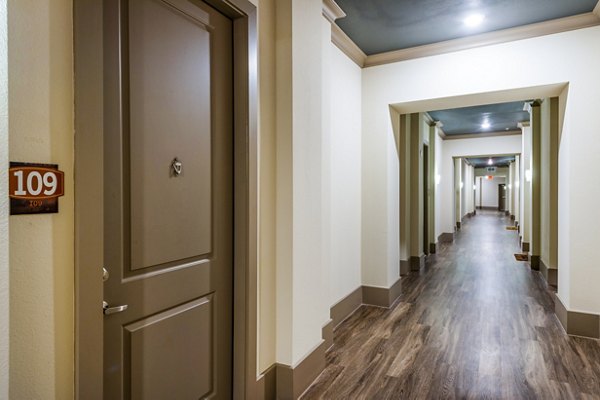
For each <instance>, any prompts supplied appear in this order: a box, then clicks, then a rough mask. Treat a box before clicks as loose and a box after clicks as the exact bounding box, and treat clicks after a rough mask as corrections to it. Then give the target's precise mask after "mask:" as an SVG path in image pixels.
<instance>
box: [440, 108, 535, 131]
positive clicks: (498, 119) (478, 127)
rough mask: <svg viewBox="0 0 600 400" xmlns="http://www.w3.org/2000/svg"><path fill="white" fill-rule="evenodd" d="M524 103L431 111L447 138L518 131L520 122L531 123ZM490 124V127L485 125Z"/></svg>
mask: <svg viewBox="0 0 600 400" xmlns="http://www.w3.org/2000/svg"><path fill="white" fill-rule="evenodd" d="M524 103H525V102H524V101H515V102H510V103H498V104H488V105H482V106H474V107H463V108H454V109H450V110H439V111H430V112H429V115H430V116H431V118H433V119H434V120H435V121H441V122H442V124H443V127H442V130H443V131H444V133H445V134H446V135H447V136H452V135H464V134H470V133H486V132H500V131H514V130H518V129H519V127H518V124H519V122H523V121H529V113H528V112H527V111H523V106H524ZM485 123H487V124H489V127H485V126H483V124H485Z"/></svg>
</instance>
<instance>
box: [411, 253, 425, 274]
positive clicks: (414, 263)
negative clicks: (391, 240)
mask: <svg viewBox="0 0 600 400" xmlns="http://www.w3.org/2000/svg"><path fill="white" fill-rule="evenodd" d="M424 266H425V255H424V254H421V255H420V256H418V257H417V256H412V257H411V258H410V270H411V271H420V270H421V268H423V267H424Z"/></svg>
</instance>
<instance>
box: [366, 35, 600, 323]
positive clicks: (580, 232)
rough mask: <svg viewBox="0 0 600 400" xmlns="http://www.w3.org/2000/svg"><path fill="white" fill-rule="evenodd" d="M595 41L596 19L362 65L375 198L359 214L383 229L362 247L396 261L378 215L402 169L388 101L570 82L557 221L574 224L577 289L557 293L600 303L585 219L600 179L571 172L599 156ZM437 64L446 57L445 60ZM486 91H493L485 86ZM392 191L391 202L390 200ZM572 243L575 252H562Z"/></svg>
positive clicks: (571, 303)
mask: <svg viewBox="0 0 600 400" xmlns="http://www.w3.org/2000/svg"><path fill="white" fill-rule="evenodd" d="M599 42H600V27H592V28H586V29H579V30H576V31H570V32H564V33H559V34H554V35H547V36H542V37H536V38H531V39H526V40H519V41H514V42H509V43H503V44H498V45H492V46H485V47H480V48H476V49H470V50H464V51H460V52H454V53H448V54H443V55H438V56H432V57H424V58H419V59H415V60H409V61H404V62H399V63H394V64H388V65H382V66H377V67H371V68H367V69H365V70H364V71H363V138H364V140H363V155H365V157H363V176H364V178H365V179H364V180H363V181H364V182H366V180H367V179H370V180H372V181H371V182H370V185H369V187H368V188H365V190H368V191H369V192H370V193H373V198H372V199H370V200H369V201H367V202H364V203H363V221H370V223H369V224H366V226H365V227H364V234H365V236H370V235H377V236H379V239H381V241H380V242H376V243H373V241H370V242H363V252H368V253H370V254H376V253H379V254H385V255H388V257H387V258H384V259H380V260H378V262H379V264H380V265H383V266H385V267H384V268H388V269H391V268H392V266H393V265H396V264H397V262H398V260H397V258H396V257H394V259H390V254H388V249H387V248H385V246H381V245H379V244H378V243H381V242H386V240H385V239H386V238H385V236H387V235H386V232H387V230H386V228H385V225H381V224H380V221H387V219H388V217H389V216H390V215H389V212H390V202H389V199H390V193H391V192H392V191H395V190H396V188H394V187H392V186H391V185H388V182H393V181H394V180H396V176H397V160H392V159H390V157H389V154H390V153H389V152H388V150H387V148H388V146H389V145H390V144H389V138H390V137H391V136H392V132H391V124H390V119H389V113H388V106H389V105H390V104H395V105H397V108H398V109H399V110H400V111H401V112H415V111H425V110H419V109H418V108H417V107H418V105H419V104H421V103H419V102H424V101H428V100H430V99H438V100H441V99H448V98H450V97H453V98H455V99H456V97H457V96H458V102H460V103H461V105H462V106H466V105H473V104H474V101H475V100H477V102H478V103H481V102H484V101H485V100H486V99H487V100H488V101H489V100H490V99H492V98H493V99H494V100H495V101H508V100H518V98H515V97H516V94H519V97H520V98H521V99H522V98H525V97H526V96H528V95H534V96H535V94H534V92H535V93H538V92H537V91H538V90H539V91H540V92H543V93H538V94H537V95H538V96H542V97H545V96H546V95H555V94H557V93H556V92H560V91H562V90H563V88H564V86H561V84H562V83H567V82H568V83H569V89H568V101H567V103H566V109H565V113H564V126H563V131H562V137H563V140H565V137H568V136H571V138H567V139H566V140H567V141H568V142H569V146H568V147H567V148H566V149H565V147H561V149H560V152H561V157H560V160H561V165H560V173H559V174H561V176H562V177H563V178H566V180H565V179H561V182H562V183H561V185H564V184H565V181H569V182H570V188H571V189H572V190H571V191H570V192H566V191H565V190H563V189H562V188H559V190H560V192H561V193H569V196H568V197H569V199H568V201H565V199H564V196H563V198H562V200H563V202H562V203H561V204H559V210H560V213H561V217H560V220H561V222H562V224H561V226H569V227H570V229H561V233H562V235H561V237H560V241H559V259H560V261H561V263H560V265H559V269H561V268H562V269H563V272H565V270H568V272H566V273H568V274H569V275H570V282H569V285H570V287H571V288H577V289H576V290H571V291H569V290H568V289H566V288H565V287H564V286H565V285H563V284H562V283H561V282H559V293H558V295H559V297H560V298H561V300H562V301H563V302H564V303H565V305H566V306H567V307H570V308H571V309H575V310H579V311H587V312H596V313H599V312H600V291H598V290H597V287H595V285H596V282H598V281H600V264H598V263H595V262H593V260H597V259H598V258H600V247H598V246H597V245H596V243H595V242H596V240H597V238H598V237H600V226H599V225H598V224H589V223H587V222H586V221H590V220H600V209H598V208H597V207H595V204H594V202H595V199H597V198H598V197H599V196H600V186H598V185H588V184H587V183H586V177H585V174H579V175H577V174H574V173H573V171H581V170H584V169H585V166H586V165H591V164H593V163H594V162H595V160H596V158H597V156H596V155H597V153H598V152H599V151H600V136H599V135H597V134H596V132H595V128H594V124H589V123H588V121H587V120H588V118H589V115H595V113H596V112H597V110H598V109H600V94H599V93H598V91H597V88H598V87H600V74H598V72H597V71H599V70H600V51H598V43H599ZM507 60H518V62H507ZM440 65H443V66H444V68H443V70H440V68H439V66H440ZM523 71H535V73H523ZM423 82H427V84H426V85H424V84H423ZM548 85H554V86H548ZM528 88H529V89H528ZM523 89H525V90H523ZM510 90H514V92H509V91H510ZM490 92H495V93H494V94H493V95H492V96H490V95H483V94H485V93H490ZM517 92H518V93H517ZM550 92H552V93H550ZM461 96H462V97H461ZM529 98H531V97H529ZM404 104H411V107H412V108H410V107H403V105H404ZM565 151H568V153H567V154H565V153H564V152H565ZM500 152H502V151H498V150H495V151H494V152H493V153H500ZM567 174H568V175H567ZM390 175H394V176H393V178H389V176H390ZM374 177H382V179H378V178H375V179H374ZM386 201H388V204H384V203H385V202H386ZM565 205H568V207H565ZM442 214H443V213H442ZM363 225H365V224H364V223H363ZM565 231H567V232H565ZM391 235H395V233H392V234H391ZM382 236H383V237H382ZM568 249H570V252H569V254H568V256H566V257H565V256H564V254H565V252H568V251H569V250H568ZM560 254H562V255H560ZM393 255H394V256H395V254H393ZM382 283H385V282H382Z"/></svg>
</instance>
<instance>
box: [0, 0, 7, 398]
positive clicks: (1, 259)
mask: <svg viewBox="0 0 600 400" xmlns="http://www.w3.org/2000/svg"><path fill="white" fill-rule="evenodd" d="M6 24H7V19H6V0H0V165H2V166H3V168H6V166H7V165H8V57H7V51H8V42H7V25H6ZM7 189H8V180H7V174H6V173H1V174H0V400H8V372H9V371H8V357H9V347H8V345H9V340H8V337H9V285H8V283H9V274H8V190H7Z"/></svg>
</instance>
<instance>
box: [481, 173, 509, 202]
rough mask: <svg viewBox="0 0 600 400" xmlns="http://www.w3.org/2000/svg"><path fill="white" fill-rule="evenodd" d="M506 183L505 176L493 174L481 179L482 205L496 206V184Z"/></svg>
mask: <svg viewBox="0 0 600 400" xmlns="http://www.w3.org/2000/svg"><path fill="white" fill-rule="evenodd" d="M502 183H506V178H504V177H499V176H495V177H493V178H492V179H489V180H488V179H483V185H482V190H483V191H482V194H481V200H482V205H481V206H482V207H495V208H497V207H498V205H499V204H498V185H500V184H502ZM507 199H508V197H507Z"/></svg>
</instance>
